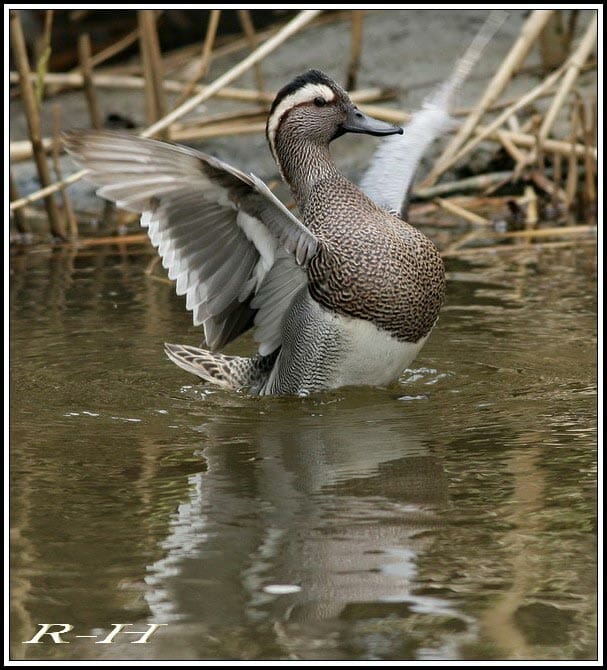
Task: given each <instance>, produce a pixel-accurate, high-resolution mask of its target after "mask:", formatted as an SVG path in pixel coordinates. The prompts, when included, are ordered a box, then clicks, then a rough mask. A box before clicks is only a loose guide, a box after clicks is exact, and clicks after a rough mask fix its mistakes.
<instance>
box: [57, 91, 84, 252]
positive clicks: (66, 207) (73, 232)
mask: <svg viewBox="0 0 607 670" xmlns="http://www.w3.org/2000/svg"><path fill="white" fill-rule="evenodd" d="M60 132H61V106H60V105H58V104H54V105H53V148H52V152H51V156H52V160H53V168H54V170H55V176H56V178H57V179H59V180H61V179H62V177H63V175H62V173H61V165H60V164H59V154H60V152H61V148H62V143H61V136H60V134H59V133H60ZM61 199H62V200H63V211H64V212H65V218H66V219H67V223H68V226H69V230H70V236H71V237H72V238H73V239H76V238H77V237H78V222H77V221H76V217H75V215H74V208H73V207H72V201H71V198H70V196H69V195H68V193H67V191H66V189H65V187H63V188H62V189H61Z"/></svg>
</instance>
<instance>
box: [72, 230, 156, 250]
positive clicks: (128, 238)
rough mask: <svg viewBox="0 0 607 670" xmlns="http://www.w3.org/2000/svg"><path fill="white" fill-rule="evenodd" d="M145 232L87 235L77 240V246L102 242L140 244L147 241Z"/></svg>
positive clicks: (93, 245)
mask: <svg viewBox="0 0 607 670" xmlns="http://www.w3.org/2000/svg"><path fill="white" fill-rule="evenodd" d="M149 241H150V238H149V237H148V234H147V233H134V234H133V235H111V236H107V237H89V238H82V239H80V240H78V246H79V247H80V246H83V247H95V246H99V245H102V244H141V243H142V242H149Z"/></svg>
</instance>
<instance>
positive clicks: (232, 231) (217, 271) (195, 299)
mask: <svg viewBox="0 0 607 670" xmlns="http://www.w3.org/2000/svg"><path fill="white" fill-rule="evenodd" d="M64 139H65V144H66V147H67V149H68V151H69V152H70V153H71V154H72V155H73V156H74V157H75V158H76V160H77V161H78V162H79V163H81V164H82V165H83V167H85V168H87V169H88V171H89V172H88V175H87V178H88V179H90V180H91V181H93V182H94V183H95V184H96V185H97V186H99V189H98V191H97V192H98V194H99V195H100V196H102V197H104V198H108V199H110V200H112V201H114V202H116V204H117V205H118V206H119V207H122V208H124V209H129V210H132V211H136V212H140V213H141V225H142V227H144V228H146V229H147V231H148V235H149V237H150V240H151V242H152V244H153V245H154V246H155V247H156V248H157V249H158V253H159V254H160V256H161V258H162V264H163V266H164V267H165V268H166V269H167V270H168V275H169V277H170V278H171V279H174V280H176V282H177V285H176V291H177V293H178V294H179V295H185V296H186V307H187V309H189V310H192V313H193V320H194V324H195V325H200V324H202V325H203V326H204V331H205V339H206V341H207V345H208V346H209V347H210V348H212V349H216V348H218V347H221V346H223V345H225V344H227V343H228V342H230V341H231V340H233V339H235V338H236V337H238V335H240V334H241V333H243V332H244V331H245V330H247V329H248V328H250V327H251V326H252V325H253V322H254V318H255V317H256V315H257V318H255V323H256V324H257V326H258V330H259V332H260V333H262V336H261V338H260V337H258V338H257V339H258V340H259V341H260V352H261V351H262V350H263V352H265V353H271V351H273V350H274V349H276V348H277V347H279V346H280V344H281V340H280V323H281V322H282V318H283V317H284V313H285V312H286V310H287V309H288V307H289V305H290V304H291V301H292V299H293V297H294V295H295V293H296V292H297V291H296V290H295V289H297V290H299V289H300V288H301V286H303V285H305V283H306V281H307V275H306V271H305V269H304V268H303V267H302V266H305V265H306V264H307V263H308V261H309V260H310V259H311V258H312V257H313V256H314V255H315V254H316V253H317V250H318V246H319V242H318V240H317V239H316V237H315V236H314V235H313V234H312V233H311V232H310V231H309V230H308V229H307V228H306V227H305V226H304V225H303V224H302V223H301V222H300V221H299V220H298V219H297V218H296V217H295V216H294V215H293V214H292V213H291V212H290V211H289V210H288V209H287V208H286V207H285V206H284V205H283V204H282V203H281V202H280V200H278V199H277V198H276V196H274V194H273V193H272V192H271V191H270V190H269V189H268V187H267V186H266V185H265V184H264V183H263V182H262V181H261V180H260V179H258V178H257V177H255V176H254V175H248V174H245V173H244V172H242V171H240V170H238V169H237V168H235V167H233V166H231V165H228V164H227V163H224V162H222V161H220V160H219V159H217V158H214V157H212V156H208V155H206V154H203V153H200V152H198V151H195V150H194V149H190V148H187V147H182V146H177V145H172V144H167V143H164V142H157V141H155V140H148V139H142V138H138V137H134V136H131V135H128V134H124V133H113V132H107V131H71V132H69V133H65V134H64ZM291 275H293V276H291ZM280 282H282V283H283V288H281V285H280ZM264 296H267V299H268V300H269V302H268V304H266V303H265V302H264V300H265V298H264ZM269 319H272V320H275V321H276V323H273V324H271V323H269V321H268V320H269ZM264 334H265V335H264Z"/></svg>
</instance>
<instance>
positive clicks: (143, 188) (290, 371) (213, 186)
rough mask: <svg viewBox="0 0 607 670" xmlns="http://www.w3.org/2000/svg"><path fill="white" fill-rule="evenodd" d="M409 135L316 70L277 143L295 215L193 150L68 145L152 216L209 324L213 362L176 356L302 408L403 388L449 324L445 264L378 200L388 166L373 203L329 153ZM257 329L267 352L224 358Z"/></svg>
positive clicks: (278, 126) (289, 107)
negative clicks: (329, 392)
mask: <svg viewBox="0 0 607 670" xmlns="http://www.w3.org/2000/svg"><path fill="white" fill-rule="evenodd" d="M439 116H440V115H439ZM444 117H446V115H445V114H444V113H443V115H442V116H441V119H440V120H439V121H438V122H437V123H436V125H437V127H438V126H440V125H441V124H442V123H443V122H444ZM427 118H428V115H426V116H425V117H424V119H426V121H427ZM402 132H403V131H402V129H401V128H398V127H395V126H392V125H389V124H387V123H385V122H383V121H379V120H376V119H373V118H370V117H368V116H366V115H365V114H363V113H362V112H361V111H360V110H358V109H357V107H355V106H354V104H353V103H352V101H351V100H350V98H349V97H348V95H347V93H346V92H345V91H344V90H343V89H342V88H341V87H340V86H339V85H338V84H336V83H335V82H334V81H333V80H331V79H330V78H329V77H328V76H327V75H325V74H324V73H322V72H320V71H318V70H309V71H308V72H306V73H304V74H302V75H300V76H298V77H296V78H295V79H294V80H293V81H292V82H291V83H289V84H288V85H286V86H285V87H284V88H282V89H281V90H280V91H279V93H278V94H277V96H276V98H275V100H274V102H273V104H272V107H271V109H270V114H269V118H268V122H267V139H268V142H269V145H270V149H271V151H272V154H273V155H274V158H275V159H276V162H277V164H278V167H279V169H280V173H281V175H282V176H283V178H284V179H285V181H286V182H287V183H288V185H289V187H290V188H291V191H292V193H293V197H294V198H295V201H296V203H297V206H298V209H299V217H296V216H295V215H294V214H292V213H291V212H290V211H289V209H287V207H285V205H284V204H283V203H282V202H281V201H280V200H279V199H278V198H277V197H276V196H274V194H273V193H272V192H271V191H270V190H269V189H268V187H267V186H266V185H265V184H264V183H263V182H262V181H261V180H260V179H258V178H257V177H256V176H255V175H253V174H246V173H244V172H242V171H240V170H238V169H237V168H234V167H232V166H231V165H229V164H227V163H224V162H223V161H220V160H218V159H217V158H214V157H212V156H208V155H205V154H203V153H200V152H198V151H195V150H194V149H190V148H186V147H183V146H177V145H173V144H168V143H164V142H159V141H155V140H149V139H141V138H137V137H133V136H131V135H126V134H119V133H111V132H104V131H71V132H69V133H66V135H65V140H66V146H67V148H68V150H69V151H70V153H71V154H72V155H73V156H74V157H75V158H76V159H77V160H78V162H80V163H81V164H82V165H83V166H84V167H85V168H87V169H88V170H89V173H88V179H90V180H92V181H93V182H94V183H95V184H97V185H98V186H100V188H99V190H98V194H99V195H100V196H102V197H104V198H108V199H110V200H112V201H114V202H115V203H116V204H117V205H118V206H119V207H121V208H124V209H128V210H132V211H136V212H140V213H141V225H142V226H143V227H144V228H147V230H148V233H149V236H150V239H151V241H152V244H153V245H154V246H155V247H157V248H158V253H159V254H160V256H161V257H162V262H163V266H164V267H165V268H166V269H168V275H169V277H170V278H171V279H174V280H176V282H177V286H176V290H177V293H178V294H179V295H186V307H187V309H189V310H192V312H193V318H194V325H200V324H202V325H203V328H204V335H205V340H206V346H207V347H208V349H201V348H198V347H194V346H190V345H176V344H167V345H166V353H167V354H168V356H169V358H170V359H171V360H172V361H173V362H174V363H176V364H177V365H178V366H180V367H181V368H183V369H184V370H187V371H188V372H191V373H193V374H195V375H197V376H198V377H201V378H202V379H204V380H205V381H207V382H211V383H213V384H216V385H219V386H222V387H224V388H228V389H244V390H246V391H248V392H249V393H251V394H259V395H271V394H300V395H305V394H308V393H310V392H314V391H320V390H323V389H332V388H337V387H341V386H347V385H386V384H389V383H390V382H393V381H395V380H396V379H397V378H398V377H399V375H400V374H401V372H402V371H403V369H404V368H406V367H407V366H409V365H410V364H411V362H412V361H413V359H414V358H415V356H416V355H417V353H418V352H419V350H420V349H421V347H422V346H423V344H424V342H425V341H426V339H427V338H428V335H429V334H430V331H431V330H432V328H433V326H434V324H435V323H436V321H437V319H438V314H439V310H440V308H441V305H442V303H443V299H444V293H445V273H444V268H443V262H442V260H441V257H440V254H439V252H438V251H437V249H436V247H435V246H434V244H433V243H432V242H431V241H430V240H429V239H428V238H427V237H426V236H425V235H423V234H422V233H421V232H420V231H419V230H417V229H416V228H414V227H413V226H412V225H410V224H409V223H407V222H406V221H405V220H403V218H401V217H400V216H398V215H397V214H398V213H399V211H400V203H398V206H392V207H391V206H390V199H389V198H388V201H387V202H383V201H382V181H386V175H382V173H381V169H379V170H378V166H379V167H380V168H381V162H379V163H378V162H377V161H376V164H375V167H374V168H372V169H371V170H370V171H369V173H368V175H367V178H366V181H367V184H366V186H365V190H366V191H367V193H369V194H370V195H372V196H375V200H378V201H380V204H377V202H376V201H375V200H374V199H372V198H371V197H369V196H368V195H366V194H365V193H364V192H363V191H362V190H361V189H360V188H359V187H358V186H356V185H355V184H354V183H352V182H351V181H349V180H348V179H346V178H345V177H344V176H343V175H342V174H340V172H339V171H338V169H337V167H336V165H335V163H334V162H333V160H332V158H331V155H330V153H329V144H330V142H331V141H332V140H334V139H335V138H337V137H340V136H341V135H343V134H345V133H366V134H369V135H377V136H381V135H393V134H396V133H399V134H402ZM436 134H438V131H436V132H434V136H436ZM387 139H392V138H387ZM394 139H396V138H394ZM422 144H423V143H422ZM422 149H423V147H422ZM422 149H420V148H419V147H417V152H418V154H419V153H421V150H422ZM416 156H417V154H416ZM417 160H418V157H416V158H415V160H412V161H410V163H412V164H413V165H415V164H416V162H417ZM374 174H375V177H374V176H373V175H374ZM411 176H412V175H411ZM387 181H390V179H387ZM392 181H393V180H392ZM409 181H410V176H408V177H407V178H406V179H405V180H404V189H405V191H406V188H407V185H408V182H409ZM398 197H399V198H400V200H401V201H402V193H401V195H399V196H398ZM392 199H394V197H393V198H392ZM380 205H382V206H380ZM390 209H393V210H396V214H395V213H394V212H391V211H389V210H390ZM250 328H254V336H255V339H256V340H257V342H258V343H259V347H258V352H257V354H256V355H254V356H252V357H242V356H226V355H223V354H221V353H216V350H218V349H220V348H221V347H223V346H225V345H226V344H228V343H229V342H231V341H232V340H234V339H235V338H237V337H238V336H239V335H241V334H242V333H244V332H245V331H247V330H249V329H250Z"/></svg>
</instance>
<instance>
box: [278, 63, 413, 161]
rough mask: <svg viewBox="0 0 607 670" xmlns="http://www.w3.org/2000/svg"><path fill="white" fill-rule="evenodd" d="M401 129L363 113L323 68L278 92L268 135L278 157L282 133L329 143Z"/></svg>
mask: <svg viewBox="0 0 607 670" xmlns="http://www.w3.org/2000/svg"><path fill="white" fill-rule="evenodd" d="M402 132H403V130H402V128H399V127H398V126H393V125H391V124H389V123H385V122H384V121H378V120H377V119H373V118H371V117H369V116H366V115H365V114H363V113H362V112H361V111H360V110H359V109H358V108H357V107H356V106H355V105H354V104H353V103H352V101H351V100H350V98H349V96H348V94H347V93H346V92H345V91H344V89H343V88H342V87H341V86H339V85H338V84H337V83H336V82H334V81H333V80H332V79H330V78H329V77H328V76H327V75H326V74H324V72H321V71H320V70H308V71H307V72H305V73H304V74H300V75H299V76H298V77H296V78H295V79H293V81H291V82H290V83H289V84H287V85H286V86H284V87H283V88H282V89H281V90H280V91H279V92H278V94H277V95H276V98H275V99H274V102H273V103H272V107H271V109H270V115H269V117H268V122H267V125H266V135H267V138H268V142H269V143H270V147H271V149H272V153H273V154H274V156H275V157H276V145H277V143H278V138H279V137H280V136H281V135H287V134H288V135H289V137H290V138H299V139H302V140H304V139H305V140H307V141H309V142H313V143H318V144H324V145H327V144H329V142H331V141H332V140H334V139H335V138H336V137H340V136H341V135H343V134H344V133H366V134H368V135H393V134H395V133H399V134H402Z"/></svg>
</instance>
